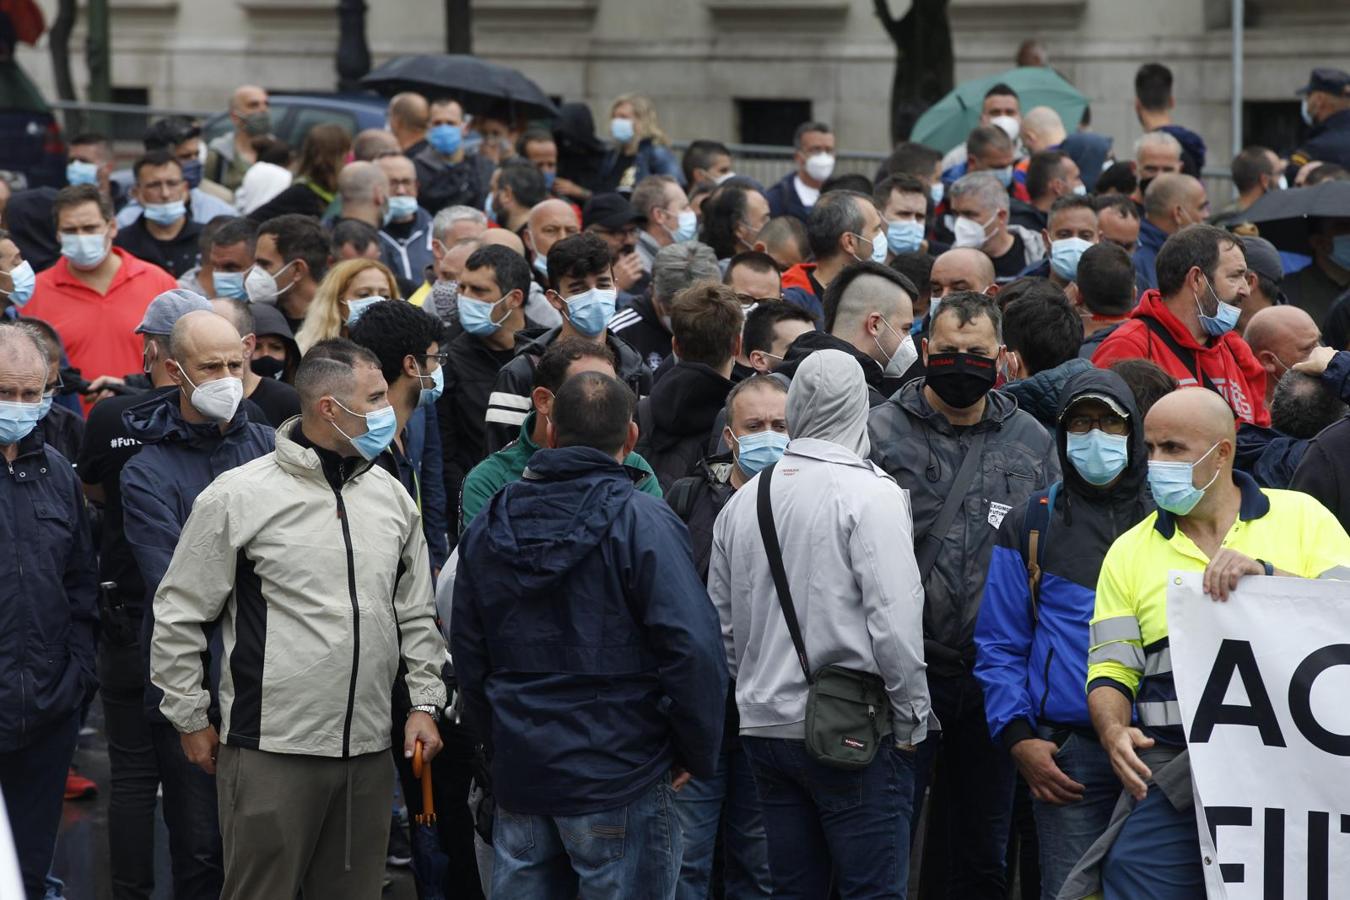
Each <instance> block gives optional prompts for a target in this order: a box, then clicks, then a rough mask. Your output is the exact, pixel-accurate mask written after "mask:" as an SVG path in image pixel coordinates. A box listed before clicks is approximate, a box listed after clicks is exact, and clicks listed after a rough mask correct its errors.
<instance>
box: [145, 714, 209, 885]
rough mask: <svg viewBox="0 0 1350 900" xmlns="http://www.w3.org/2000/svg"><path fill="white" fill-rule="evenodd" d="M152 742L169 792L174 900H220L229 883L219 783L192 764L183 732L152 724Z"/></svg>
mask: <svg viewBox="0 0 1350 900" xmlns="http://www.w3.org/2000/svg"><path fill="white" fill-rule="evenodd" d="M150 740H151V742H152V743H153V744H154V747H155V757H156V759H157V761H158V763H159V777H160V784H161V785H163V788H164V824H165V825H166V826H167V827H168V830H169V859H170V862H171V863H172V870H173V896H174V898H175V900H216V898H218V897H219V896H220V889H221V887H222V886H223V885H224V884H225V863H224V858H223V851H222V850H221V843H220V813H219V812H218V805H217V801H216V778H215V776H214V775H207V774H206V773H205V772H203V771H202V770H201V769H200V768H199V767H198V766H194V765H193V764H192V763H190V762H188V758H187V756H185V755H184V753H183V742H182V740H181V739H180V737H179V734H178V730H177V729H175V728H174V727H173V726H172V725H169V724H166V723H163V722H152V723H150Z"/></svg>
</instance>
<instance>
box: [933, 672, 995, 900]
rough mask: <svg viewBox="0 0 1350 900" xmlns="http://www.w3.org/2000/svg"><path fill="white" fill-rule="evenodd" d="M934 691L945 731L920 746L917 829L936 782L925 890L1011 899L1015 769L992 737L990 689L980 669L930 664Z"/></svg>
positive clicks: (976, 899) (966, 898) (961, 898)
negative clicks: (950, 671) (941, 668)
mask: <svg viewBox="0 0 1350 900" xmlns="http://www.w3.org/2000/svg"><path fill="white" fill-rule="evenodd" d="M928 693H929V696H930V697H931V699H932V704H933V712H934V713H935V714H936V715H937V717H938V721H939V722H941V724H942V731H940V732H937V733H932V732H930V733H929V736H928V738H927V740H925V741H924V742H923V743H922V744H920V745H919V752H918V760H917V770H916V776H915V784H914V796H915V798H916V800H915V803H914V818H913V824H914V826H915V828H916V830H917V826H918V822H919V815H920V813H921V812H922V805H923V792H924V789H925V788H927V787H928V784H929V781H930V779H932V784H933V791H932V797H931V800H932V809H931V810H930V811H929V822H928V832H927V834H926V835H925V839H924V858H923V872H922V882H921V891H920V892H921V894H922V896H923V897H924V898H951V900H1005V898H1006V897H1007V873H1006V871H1005V864H1006V858H1005V851H1006V849H1007V844H1008V828H1009V824H1010V822H1011V819H1012V799H1013V784H1014V782H1015V780H1016V774H1017V770H1016V767H1015V766H1014V764H1013V761H1012V758H1011V757H1009V756H1008V754H1007V753H1005V752H1003V749H1002V748H1001V747H999V746H997V745H995V744H994V742H993V740H992V739H991V738H990V737H989V726H988V724H987V722H986V721H985V718H984V692H983V691H982V690H981V689H980V683H979V682H978V681H976V680H975V676H974V675H971V674H969V673H963V674H960V675H956V676H947V675H935V674H933V671H932V670H931V669H930V670H929V672H928ZM935 763H936V766H937V775H936V776H932V774H931V773H932V770H933V766H934V764H935Z"/></svg>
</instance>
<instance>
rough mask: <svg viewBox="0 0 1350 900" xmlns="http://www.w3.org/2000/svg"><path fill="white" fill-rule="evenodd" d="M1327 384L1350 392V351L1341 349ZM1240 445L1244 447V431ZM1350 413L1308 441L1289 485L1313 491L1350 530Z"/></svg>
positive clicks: (1324, 378)
mask: <svg viewBox="0 0 1350 900" xmlns="http://www.w3.org/2000/svg"><path fill="white" fill-rule="evenodd" d="M1322 381H1323V383H1325V384H1329V385H1332V386H1336V385H1337V384H1339V389H1340V395H1341V399H1342V400H1345V399H1346V397H1347V396H1350V352H1341V353H1337V354H1336V355H1335V356H1334V357H1332V359H1331V364H1330V365H1328V366H1327V370H1326V372H1324V373H1323V374H1322ZM1238 448H1239V450H1240V449H1241V435H1239V440H1238ZM1347 459H1350V417H1346V418H1344V419H1341V420H1340V421H1339V422H1337V423H1336V424H1334V425H1328V426H1327V427H1326V428H1323V429H1322V431H1321V432H1319V433H1318V435H1317V436H1316V437H1315V438H1313V439H1312V440H1310V441H1308V442H1307V449H1306V451H1305V452H1304V454H1303V459H1302V461H1301V462H1299V464H1298V469H1297V470H1296V471H1295V472H1294V480H1293V481H1292V482H1291V483H1290V485H1289V487H1291V488H1292V489H1293V490H1296V491H1303V492H1304V493H1305V494H1312V495H1313V496H1314V497H1316V498H1317V499H1318V500H1321V501H1322V505H1323V506H1325V507H1326V508H1327V509H1329V510H1331V511H1332V512H1333V513H1335V514H1336V518H1338V519H1340V520H1341V526H1342V527H1343V528H1346V529H1347V530H1350V465H1347V463H1346V460H1347Z"/></svg>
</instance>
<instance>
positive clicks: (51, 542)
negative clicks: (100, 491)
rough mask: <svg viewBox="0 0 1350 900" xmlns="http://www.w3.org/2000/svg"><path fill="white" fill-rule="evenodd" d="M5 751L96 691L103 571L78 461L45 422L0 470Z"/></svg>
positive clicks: (0, 712)
mask: <svg viewBox="0 0 1350 900" xmlns="http://www.w3.org/2000/svg"><path fill="white" fill-rule="evenodd" d="M0 546H3V547H5V548H6V549H5V552H4V553H0V753H8V752H11V751H14V750H18V749H21V748H22V747H24V746H25V745H27V744H28V743H29V742H30V741H32V740H33V739H34V738H36V737H38V736H40V732H41V729H43V728H46V727H49V726H52V725H55V724H57V723H59V722H62V721H66V720H68V719H69V718H70V717H71V716H72V715H74V714H75V713H76V712H77V711H78V710H79V709H80V707H81V706H82V705H83V704H84V702H85V701H86V700H88V699H89V698H91V697H92V696H93V695H94V689H95V688H96V687H97V686H98V677H97V675H96V674H95V668H94V640H95V634H96V633H97V626H98V571H97V569H96V567H95V566H96V560H95V555H94V542H93V539H92V538H91V537H90V535H89V520H88V519H87V518H86V516H85V511H84V495H83V494H82V493H81V491H80V485H79V481H78V480H77V479H76V478H75V471H74V469H73V468H71V465H70V462H69V461H68V460H67V459H66V458H65V457H63V456H62V455H61V454H60V453H57V452H56V451H55V450H53V449H51V448H50V447H48V446H46V445H45V444H44V443H43V442H42V435H41V433H40V432H38V431H37V430H36V429H35V430H34V431H32V432H31V433H30V434H29V435H28V436H27V437H25V438H24V439H23V440H21V441H19V446H18V455H17V457H16V458H15V459H14V461H13V462H12V463H7V464H6V466H5V467H4V468H3V469H0Z"/></svg>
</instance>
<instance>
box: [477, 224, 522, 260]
mask: <svg viewBox="0 0 1350 900" xmlns="http://www.w3.org/2000/svg"><path fill="white" fill-rule="evenodd" d="M482 244H483V246H485V247H488V246H491V245H493V244H498V245H500V246H502V247H505V248H507V249H508V250H512V251H514V252H516V253H519V254H520V255H521V256H524V255H525V244H524V243H523V242H521V240H520V238H519V237H517V236H516V233H515V232H514V231H511V230H510V229H509V228H489V229H488V230H487V231H486V232H484V234H483V237H482Z"/></svg>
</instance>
